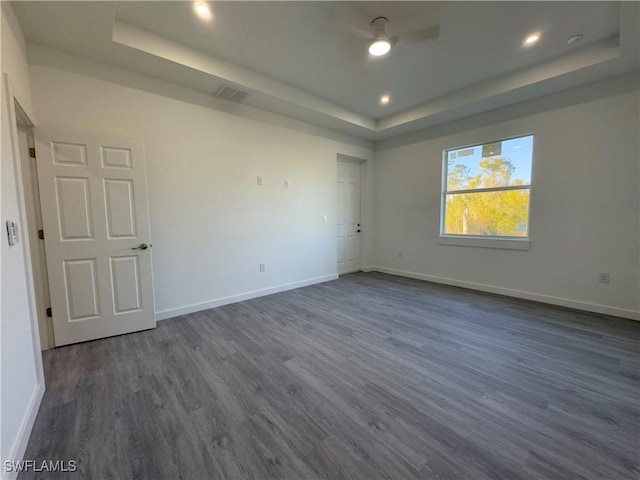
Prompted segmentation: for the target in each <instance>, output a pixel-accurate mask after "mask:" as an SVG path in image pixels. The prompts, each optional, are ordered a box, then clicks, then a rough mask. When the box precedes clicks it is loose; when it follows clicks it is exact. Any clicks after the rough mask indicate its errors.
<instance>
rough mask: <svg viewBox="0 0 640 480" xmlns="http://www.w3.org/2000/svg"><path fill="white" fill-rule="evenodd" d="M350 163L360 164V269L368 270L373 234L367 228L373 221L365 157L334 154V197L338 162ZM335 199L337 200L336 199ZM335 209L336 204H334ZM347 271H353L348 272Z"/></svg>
mask: <svg viewBox="0 0 640 480" xmlns="http://www.w3.org/2000/svg"><path fill="white" fill-rule="evenodd" d="M340 162H342V163H351V164H356V165H359V166H360V225H361V227H360V229H361V230H362V232H361V233H360V270H358V271H362V272H369V271H371V270H372V267H371V266H369V259H370V258H372V257H371V245H370V239H371V238H373V235H369V229H371V228H373V221H372V217H371V208H370V205H371V188H370V186H371V184H372V183H371V175H372V169H371V162H370V161H369V160H367V159H366V158H360V157H354V156H353V155H346V154H343V153H338V154H337V155H336V180H335V182H334V185H336V192H335V195H334V198H336V199H337V198H338V190H337V183H338V163H340ZM336 201H337V200H336ZM336 211H337V205H336ZM334 238H337V234H334ZM337 257H338V245H337V244H336V262H335V265H336V274H337V275H340V274H339V273H338V261H337ZM348 273H355V271H354V272H348ZM348 273H344V274H343V275H348Z"/></svg>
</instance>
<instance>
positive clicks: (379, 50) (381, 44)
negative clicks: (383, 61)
mask: <svg viewBox="0 0 640 480" xmlns="http://www.w3.org/2000/svg"><path fill="white" fill-rule="evenodd" d="M389 50H391V43H390V42H389V40H387V39H386V38H378V39H376V40H375V41H374V42H373V43H372V44H371V45H369V53H370V54H371V55H373V56H374V57H379V56H381V55H384V54H386V53H388V52H389Z"/></svg>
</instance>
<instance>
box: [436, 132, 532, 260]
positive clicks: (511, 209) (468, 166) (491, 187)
mask: <svg viewBox="0 0 640 480" xmlns="http://www.w3.org/2000/svg"><path fill="white" fill-rule="evenodd" d="M532 158H533V135H528V136H524V137H517V138H511V139H508V140H500V141H496V142H492V143H485V144H484V145H474V146H470V147H464V148H456V149H452V150H445V152H444V160H443V172H444V178H443V188H442V218H441V229H440V240H441V242H440V243H446V244H454V245H472V246H489V247H505V248H520V249H528V238H529V193H530V190H531V163H532ZM509 240H511V242H509Z"/></svg>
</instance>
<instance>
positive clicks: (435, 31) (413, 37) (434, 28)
mask: <svg viewBox="0 0 640 480" xmlns="http://www.w3.org/2000/svg"><path fill="white" fill-rule="evenodd" d="M388 26H389V19H388V18H387V17H376V18H374V19H373V20H372V21H371V35H370V43H369V53H370V54H371V55H373V56H376V57H379V56H382V55H385V54H386V53H388V52H389V50H391V47H393V46H396V45H401V44H403V43H418V42H425V41H428V40H435V39H437V38H438V36H439V35H440V25H431V26H429V27H426V28H421V29H419V30H416V31H413V32H408V33H405V34H402V35H399V36H398V35H396V36H393V37H391V36H389V35H388V33H387V27H388Z"/></svg>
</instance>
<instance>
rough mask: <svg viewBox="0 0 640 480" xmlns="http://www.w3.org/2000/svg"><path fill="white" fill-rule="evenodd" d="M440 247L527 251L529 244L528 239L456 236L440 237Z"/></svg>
mask: <svg viewBox="0 0 640 480" xmlns="http://www.w3.org/2000/svg"><path fill="white" fill-rule="evenodd" d="M438 243H439V244H440V245H456V246H459V247H480V248H499V249H505V250H529V248H530V244H531V242H530V241H529V239H528V238H499V237H497V238H486V237H470V236H469V237H467V236H464V237H463V236H458V235H440V237H439V238H438Z"/></svg>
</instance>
